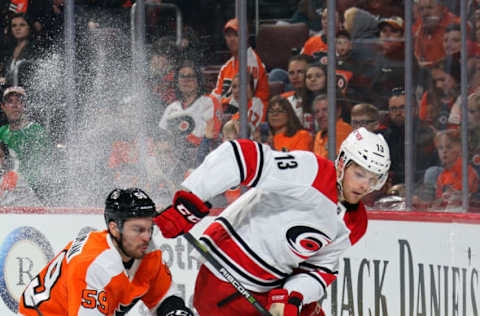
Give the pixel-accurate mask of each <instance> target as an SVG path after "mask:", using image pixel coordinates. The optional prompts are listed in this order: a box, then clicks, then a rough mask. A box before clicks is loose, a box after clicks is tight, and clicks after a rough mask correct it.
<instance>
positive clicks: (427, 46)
mask: <svg viewBox="0 0 480 316" xmlns="http://www.w3.org/2000/svg"><path fill="white" fill-rule="evenodd" d="M417 6H418V11H419V17H418V19H417V21H416V23H415V24H414V25H413V39H414V52H415V57H416V58H417V61H418V64H419V65H420V66H421V67H425V66H430V65H432V64H433V63H436V62H438V61H439V60H440V59H442V58H444V57H445V48H444V46H443V35H444V34H445V29H446V28H447V26H448V25H449V24H452V23H458V24H460V18H459V17H457V16H455V15H454V14H453V13H451V12H449V11H448V9H447V8H446V7H445V6H443V5H442V4H441V3H440V1H439V0H419V1H418V4H417Z"/></svg>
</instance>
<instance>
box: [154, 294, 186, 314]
mask: <svg viewBox="0 0 480 316" xmlns="http://www.w3.org/2000/svg"><path fill="white" fill-rule="evenodd" d="M157 316H193V313H192V311H191V310H190V309H189V308H188V307H187V306H185V302H184V301H183V300H182V299H181V298H180V297H178V296H175V295H172V296H169V297H167V298H166V299H165V300H164V301H163V302H162V304H160V306H159V307H158V308H157Z"/></svg>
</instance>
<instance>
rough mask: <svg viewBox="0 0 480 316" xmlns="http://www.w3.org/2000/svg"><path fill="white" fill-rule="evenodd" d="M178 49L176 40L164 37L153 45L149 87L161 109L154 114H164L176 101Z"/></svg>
mask: <svg viewBox="0 0 480 316" xmlns="http://www.w3.org/2000/svg"><path fill="white" fill-rule="evenodd" d="M177 58H178V49H177V47H176V45H175V39H173V38H171V37H162V38H159V39H158V40H156V41H155V42H154V43H153V44H152V48H151V54H150V64H149V72H148V85H149V87H150V91H151V93H152V98H153V99H154V103H159V104H160V106H159V108H157V109H155V111H154V112H158V113H157V114H160V115H161V114H162V113H163V111H164V110H165V107H166V106H167V105H168V104H170V103H172V102H173V101H175V99H176V97H175V81H174V79H175V67H176V65H177Z"/></svg>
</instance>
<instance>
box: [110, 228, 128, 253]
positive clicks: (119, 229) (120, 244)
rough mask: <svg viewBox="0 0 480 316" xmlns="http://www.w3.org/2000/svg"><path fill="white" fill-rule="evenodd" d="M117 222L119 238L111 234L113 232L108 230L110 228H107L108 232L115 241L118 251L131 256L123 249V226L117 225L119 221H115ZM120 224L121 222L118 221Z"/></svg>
mask: <svg viewBox="0 0 480 316" xmlns="http://www.w3.org/2000/svg"><path fill="white" fill-rule="evenodd" d="M115 223H116V224H117V227H118V231H119V232H120V238H117V237H115V236H113V234H112V233H111V232H110V229H109V230H108V233H109V234H110V236H112V238H113V240H115V242H116V243H117V246H118V248H119V249H120V251H121V252H122V253H123V254H124V255H125V256H126V257H128V258H132V257H131V256H130V255H129V254H127V251H126V250H125V248H124V247H123V242H122V239H123V238H122V236H123V231H122V230H123V227H122V226H121V225H118V224H119V223H117V222H115ZM120 224H122V223H120Z"/></svg>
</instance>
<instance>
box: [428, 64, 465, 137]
mask: <svg viewBox="0 0 480 316" xmlns="http://www.w3.org/2000/svg"><path fill="white" fill-rule="evenodd" d="M430 75H431V80H430V87H429V89H428V90H427V91H426V92H425V93H424V94H423V96H422V99H421V101H420V102H421V103H420V110H419V117H420V119H421V120H422V121H424V122H425V123H428V124H431V125H432V126H433V127H434V128H435V129H437V130H443V129H446V128H447V127H448V117H449V114H450V111H451V109H452V107H453V105H454V103H455V101H456V100H457V97H458V96H459V95H460V62H459V61H458V59H457V58H455V57H453V56H449V57H448V58H446V59H444V60H441V61H440V62H438V63H436V64H435V65H433V67H432V68H431V71H430Z"/></svg>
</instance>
